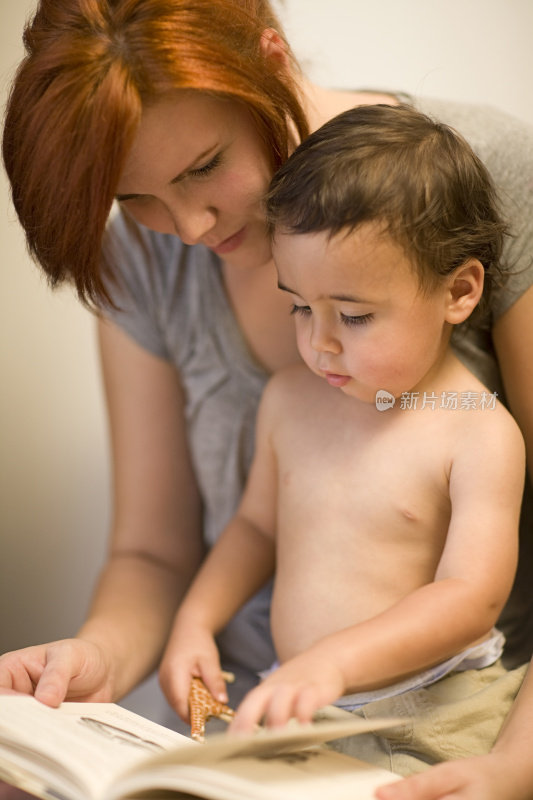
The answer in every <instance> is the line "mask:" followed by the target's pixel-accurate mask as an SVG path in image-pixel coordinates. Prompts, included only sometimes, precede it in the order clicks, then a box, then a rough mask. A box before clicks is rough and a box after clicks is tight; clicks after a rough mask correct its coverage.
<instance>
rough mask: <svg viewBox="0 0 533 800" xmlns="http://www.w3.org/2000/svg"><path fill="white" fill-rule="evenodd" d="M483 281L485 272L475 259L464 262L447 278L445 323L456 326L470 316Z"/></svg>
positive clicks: (476, 302)
mask: <svg viewBox="0 0 533 800" xmlns="http://www.w3.org/2000/svg"><path fill="white" fill-rule="evenodd" d="M484 279H485V270H484V269H483V264H482V263H481V262H480V261H478V260H477V258H470V259H469V260H468V261H465V263H464V264H461V266H460V267H457V269H455V270H454V271H453V272H452V273H451V274H450V275H449V276H448V280H449V284H448V295H447V300H446V321H447V322H450V323H451V324H452V325H458V324H459V323H460V322H464V320H465V319H467V318H468V317H469V316H470V314H471V313H472V311H473V310H474V309H475V307H476V306H477V304H478V303H479V301H480V299H481V295H482V294H483V282H484Z"/></svg>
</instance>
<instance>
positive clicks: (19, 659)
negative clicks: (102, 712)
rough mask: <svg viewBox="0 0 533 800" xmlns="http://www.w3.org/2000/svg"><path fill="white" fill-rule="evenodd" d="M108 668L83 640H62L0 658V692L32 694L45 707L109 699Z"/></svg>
mask: <svg viewBox="0 0 533 800" xmlns="http://www.w3.org/2000/svg"><path fill="white" fill-rule="evenodd" d="M110 672H111V670H110V666H109V664H108V663H107V662H106V659H105V657H104V653H103V652H102V650H101V649H100V648H99V647H98V646H97V645H96V644H94V643H92V642H89V641H86V640H84V639H63V640H61V641H57V642H51V643H50V644H42V645H36V646H34V647H25V648H24V649H22V650H14V651H13V652H11V653H5V654H4V655H3V656H0V691H3V692H10V691H15V692H20V693H22V694H30V695H34V696H35V698H36V699H37V700H40V701H41V702H42V703H44V704H45V705H48V706H58V705H59V704H60V703H62V702H63V700H76V701H80V702H83V701H86V702H91V701H92V702H104V701H108V700H111V696H112V689H111V675H110Z"/></svg>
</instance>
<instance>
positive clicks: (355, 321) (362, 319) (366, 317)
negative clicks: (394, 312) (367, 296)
mask: <svg viewBox="0 0 533 800" xmlns="http://www.w3.org/2000/svg"><path fill="white" fill-rule="evenodd" d="M372 316H373V315H372V314H359V316H356V317H351V316H348V315H347V314H341V319H342V321H343V324H344V325H348V326H351V325H366V323H367V322H370V320H371V319H372Z"/></svg>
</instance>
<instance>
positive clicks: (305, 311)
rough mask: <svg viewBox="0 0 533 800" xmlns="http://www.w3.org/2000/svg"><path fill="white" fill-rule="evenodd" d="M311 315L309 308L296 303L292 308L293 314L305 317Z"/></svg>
mask: <svg viewBox="0 0 533 800" xmlns="http://www.w3.org/2000/svg"><path fill="white" fill-rule="evenodd" d="M310 313H311V309H310V308H309V306H297V305H295V304H294V303H293V304H292V306H291V314H300V315H301V316H303V317H306V316H308V315H309V314H310Z"/></svg>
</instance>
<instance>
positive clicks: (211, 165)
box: [187, 153, 222, 178]
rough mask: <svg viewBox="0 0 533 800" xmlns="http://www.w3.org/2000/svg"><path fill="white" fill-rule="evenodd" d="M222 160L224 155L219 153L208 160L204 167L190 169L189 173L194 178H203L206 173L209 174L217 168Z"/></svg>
mask: <svg viewBox="0 0 533 800" xmlns="http://www.w3.org/2000/svg"><path fill="white" fill-rule="evenodd" d="M221 161H222V156H221V154H220V153H217V154H216V155H215V156H214V157H213V158H212V159H211V161H208V163H207V164H204V165H203V166H202V167H196V168H195V169H190V170H189V172H188V173H187V174H188V175H190V176H191V177H192V178H202V177H204V176H205V175H209V173H210V172H212V171H213V170H214V169H216V168H217V167H218V166H219V164H220V162H221Z"/></svg>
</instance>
